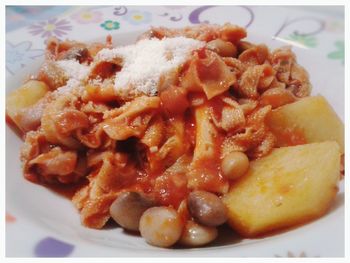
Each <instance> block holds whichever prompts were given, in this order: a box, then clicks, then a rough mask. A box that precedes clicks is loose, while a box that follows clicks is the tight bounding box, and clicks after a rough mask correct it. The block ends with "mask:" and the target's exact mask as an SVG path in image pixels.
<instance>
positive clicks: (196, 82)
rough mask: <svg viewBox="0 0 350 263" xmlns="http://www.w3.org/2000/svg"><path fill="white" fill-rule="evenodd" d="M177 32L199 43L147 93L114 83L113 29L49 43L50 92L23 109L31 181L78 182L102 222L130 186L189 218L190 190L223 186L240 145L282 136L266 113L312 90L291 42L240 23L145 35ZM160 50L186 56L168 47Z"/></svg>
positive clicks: (261, 147) (91, 215)
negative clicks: (101, 36)
mask: <svg viewBox="0 0 350 263" xmlns="http://www.w3.org/2000/svg"><path fill="white" fill-rule="evenodd" d="M181 37H182V38H190V39H194V40H196V41H197V42H195V43H197V44H196V45H198V47H197V48H194V49H193V50H192V51H191V52H190V55H189V56H187V57H186V60H185V61H184V62H183V63H181V64H179V65H177V66H176V65H175V64H174V65H175V66H174V68H173V69H172V70H171V71H169V72H167V73H166V74H161V75H160V76H159V82H158V83H153V86H152V87H151V88H152V89H156V90H155V92H153V91H154V90H152V92H153V93H152V95H150V94H151V91H150V93H148V94H147V92H146V93H144V94H141V93H132V92H131V93H130V92H129V93H125V92H124V93H120V92H118V90H117V87H116V85H115V83H114V80H115V78H117V77H118V76H120V75H121V74H122V71H123V68H124V66H125V65H124V64H123V63H124V61H125V58H123V57H118V56H117V57H110V58H103V56H102V55H101V54H102V53H103V52H112V53H113V48H114V47H113V46H112V41H111V38H110V37H108V38H107V41H106V43H104V44H102V43H93V44H84V43H80V42H75V41H59V40H57V39H50V40H49V41H48V44H47V51H46V59H45V62H44V64H43V65H42V67H41V68H40V70H39V72H38V74H37V75H36V81H39V82H43V83H45V84H46V85H47V86H48V87H49V90H48V91H47V93H46V94H45V96H44V97H43V98H41V99H39V100H38V101H37V102H36V103H35V104H33V105H32V106H30V107H29V108H26V109H24V110H23V109H22V111H20V112H18V113H16V114H19V115H18V116H21V117H20V118H17V119H16V120H17V122H16V124H17V126H18V127H19V129H21V130H22V131H23V133H24V134H25V141H24V145H23V148H22V152H21V160H22V162H23V167H24V173H25V175H26V177H27V178H28V179H31V180H32V181H37V182H43V183H49V184H58V185H64V184H74V183H77V182H83V186H81V187H80V188H79V189H78V190H77V191H76V192H75V194H74V196H73V198H72V202H73V203H74V205H75V206H76V208H77V209H78V210H79V211H80V215H81V222H82V224H83V225H85V226H87V227H91V228H96V229H100V228H102V227H103V226H104V225H105V224H106V223H107V221H108V220H109V219H110V217H111V215H110V211H109V209H110V207H111V204H112V203H113V201H114V200H115V199H116V198H117V197H118V196H119V195H120V194H121V193H123V192H127V191H136V192H138V193H142V194H144V195H147V196H148V197H149V198H151V199H152V200H153V201H154V202H155V203H156V204H158V205H162V206H171V207H173V208H174V209H176V210H177V211H178V213H179V214H180V215H181V217H182V218H183V219H184V220H190V219H191V217H190V215H189V212H188V208H187V207H186V204H185V200H186V198H187V196H188V195H189V193H191V192H192V191H207V192H211V193H215V194H217V195H222V194H225V193H227V192H228V189H229V186H230V180H228V179H227V178H226V177H225V176H223V175H222V173H221V167H220V163H221V160H222V159H223V158H225V157H226V156H227V155H229V154H230V153H232V152H237V151H238V152H242V153H244V154H245V155H247V156H248V157H249V159H250V160H255V159H257V158H261V157H263V156H265V155H267V154H269V152H270V151H271V150H272V149H273V148H274V147H275V144H276V138H275V136H274V134H273V133H272V132H271V131H270V130H269V127H268V125H266V123H265V119H266V116H267V115H268V114H269V112H271V110H272V109H274V108H277V107H280V106H283V105H285V104H288V103H292V102H294V101H296V100H298V99H299V98H301V97H305V96H308V95H309V94H310V90H311V84H310V82H309V78H308V75H307V73H306V71H305V70H304V69H303V68H302V67H301V66H300V65H299V64H297V61H296V58H295V55H294V54H293V52H292V51H291V50H290V49H289V48H281V49H277V50H274V51H272V52H271V51H270V50H269V49H268V47H267V46H266V45H263V44H258V45H255V44H253V43H249V42H245V41H243V40H242V39H243V38H244V37H246V31H245V30H244V29H243V28H241V27H238V26H234V25H230V24H225V25H223V26H219V25H200V26H196V27H187V28H183V29H168V28H162V27H161V28H152V29H151V30H150V31H148V32H146V33H144V34H143V35H142V36H140V38H139V40H138V41H139V42H138V43H140V45H141V43H145V42H144V41H148V40H149V39H152V40H154V39H156V40H154V41H160V42H159V43H162V42H161V41H162V40H163V39H168V38H169V39H178V40H179V41H180V40H181ZM142 41H143V42H142ZM174 41H175V40H174ZM211 41H214V42H211ZM209 42H211V43H210V44H209ZM157 43H158V42H157ZM166 48H167V47H166ZM166 48H165V49H166ZM146 55H147V54H146ZM165 56H166V58H167V60H169V61H173V60H174V61H175V59H177V56H179V55H178V54H175V53H172V51H171V50H168V51H167V52H166V53H165ZM155 63H156V61H155ZM174 63H175V62H174ZM142 66H143V67H147V66H148V65H142ZM68 67H69V68H72V69H73V71H71V72H67V70H66V69H67V68H68ZM159 67H161V65H159ZM155 73H157V72H154V74H155ZM131 77H132V76H131ZM130 85H131V84H130ZM131 86H132V85H131ZM131 86H130V87H123V88H125V90H126V91H128V90H131V89H132V87H131ZM23 112H26V113H23Z"/></svg>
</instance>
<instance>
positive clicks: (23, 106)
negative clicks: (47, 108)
mask: <svg viewBox="0 0 350 263" xmlns="http://www.w3.org/2000/svg"><path fill="white" fill-rule="evenodd" d="M48 91H49V87H48V86H47V85H46V84H45V82H43V81H38V80H29V81H27V82H26V83H24V84H23V85H22V86H21V87H19V88H18V89H16V90H14V91H13V92H12V93H11V94H9V95H8V96H7V98H6V113H7V115H8V116H9V117H10V119H11V120H12V121H13V122H14V123H15V124H16V125H17V127H18V128H19V129H20V130H22V131H23V132H27V131H30V130H35V129H36V128H37V127H38V126H39V125H40V118H39V117H38V116H37V115H40V111H42V110H43V108H41V109H39V110H36V111H35V110H33V109H34V108H35V107H36V108H37V107H39V108H40V105H39V106H37V105H36V106H33V105H35V104H38V103H37V102H38V101H39V100H40V99H42V98H43V97H44V96H45V94H46V93H47V92H48Z"/></svg>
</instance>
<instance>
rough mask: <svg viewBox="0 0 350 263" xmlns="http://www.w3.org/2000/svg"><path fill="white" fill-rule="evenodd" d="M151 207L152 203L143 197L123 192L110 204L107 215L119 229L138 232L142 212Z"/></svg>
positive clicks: (135, 193)
mask: <svg viewBox="0 0 350 263" xmlns="http://www.w3.org/2000/svg"><path fill="white" fill-rule="evenodd" d="M152 206H154V202H153V201H152V200H151V199H149V198H147V197H146V196H145V195H143V194H140V193H137V192H124V193H122V194H120V195H119V196H118V198H117V199H116V200H115V201H114V202H113V203H112V205H111V206H110V208H109V213H110V215H111V217H112V218H113V219H114V221H116V222H117V223H118V224H119V225H120V226H121V227H123V228H125V229H128V230H132V231H138V230H139V222H140V218H141V216H142V214H143V212H145V211H146V210H147V209H148V208H150V207H152Z"/></svg>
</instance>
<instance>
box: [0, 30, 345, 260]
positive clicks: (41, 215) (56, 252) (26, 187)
mask: <svg viewBox="0 0 350 263" xmlns="http://www.w3.org/2000/svg"><path fill="white" fill-rule="evenodd" d="M137 34H139V31H135V32H128V33H120V34H116V38H117V39H118V43H131V42H133V41H134V39H135V38H136V36H137ZM248 39H249V40H252V41H254V42H262V43H266V44H267V45H268V46H269V47H273V48H274V47H279V46H282V45H284V43H282V42H280V41H278V40H272V39H271V37H267V36H259V35H256V34H254V35H253V36H251V35H249V37H248ZM293 51H294V52H295V53H296V54H297V58H298V61H299V62H300V64H301V65H303V66H304V67H305V68H306V69H307V70H308V71H309V73H310V77H311V82H312V84H313V86H314V89H313V92H312V93H313V94H322V95H324V96H325V97H326V98H327V99H328V100H329V102H330V103H331V104H332V106H333V107H334V109H335V110H336V112H337V113H338V115H339V116H340V117H341V118H342V119H344V99H343V98H344V83H343V79H344V70H343V67H342V66H341V65H339V66H338V65H335V64H332V66H330V62H329V61H328V60H326V59H325V58H323V57H322V56H319V55H318V54H316V53H312V52H311V51H310V50H306V49H302V48H298V47H293ZM41 62H42V60H36V61H34V63H32V64H31V65H30V66H28V67H26V68H25V69H24V70H22V71H19V72H16V73H15V75H13V76H8V77H7V79H6V92H9V91H10V90H13V89H15V88H16V87H18V86H19V85H20V84H21V82H22V81H23V79H24V78H25V77H26V76H28V74H30V73H32V72H35V71H36V69H37V68H38V67H39V66H40V63H41ZM325 125H327V124H325ZM21 145H22V141H21V139H20V138H18V137H17V136H16V135H15V134H14V133H13V132H12V130H11V129H9V128H8V127H7V128H6V211H7V212H9V213H10V214H11V215H12V216H13V217H15V219H14V218H12V217H11V216H9V218H8V222H7V224H6V255H7V256H72V257H77V256H81V257H109V256H118V257H119V256H136V257H138V256H152V257H153V256H169V257H170V256H171V257H174V256H181V257H184V256H197V257H211V256H212V257H218V256H233V257H288V256H289V257H293V256H294V257H299V256H308V257H343V256H344V190H343V183H341V187H340V192H339V193H338V195H337V198H336V202H335V203H334V205H333V206H332V208H331V210H330V211H329V212H328V213H327V214H326V215H325V216H323V217H322V218H320V219H318V220H315V221H313V222H311V223H309V224H306V225H303V226H300V227H297V228H294V229H292V230H288V231H284V232H281V233H279V234H276V235H274V236H270V237H265V238H262V239H240V238H239V237H238V236H236V235H235V234H234V233H233V231H231V230H230V229H229V228H223V229H221V232H222V233H221V237H220V238H219V239H218V240H217V241H216V242H215V243H214V244H212V245H210V246H208V247H205V248H196V249H160V248H155V247H152V246H149V245H147V244H146V243H145V242H144V240H143V239H142V238H140V237H139V236H136V235H130V234H127V233H125V232H123V231H122V230H121V229H120V228H106V229H102V230H93V229H88V228H85V227H83V226H81V224H80V221H79V214H78V212H77V211H76V209H75V208H74V207H73V205H72V204H71V202H70V201H69V200H67V199H65V198H63V197H62V196H60V195H57V194H55V193H54V192H52V191H50V190H48V189H46V188H44V187H41V186H39V185H35V184H32V183H30V182H28V181H26V180H25V179H24V178H23V176H22V171H21V163H20V160H19V150H20V147H21ZM325 240H327V242H325Z"/></svg>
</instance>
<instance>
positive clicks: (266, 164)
mask: <svg viewBox="0 0 350 263" xmlns="http://www.w3.org/2000/svg"><path fill="white" fill-rule="evenodd" d="M339 166H340V153H339V146H338V144H337V143H336V142H334V141H327V142H322V143H313V144H305V145H298V146H290V147H283V148H279V149H275V150H273V151H272V152H271V153H270V154H269V155H268V156H266V157H264V158H262V159H259V160H255V161H252V162H251V164H250V170H249V171H248V173H247V174H246V175H244V176H243V177H242V178H241V179H239V180H238V181H237V182H236V183H234V184H233V185H232V186H231V189H230V191H229V192H228V193H227V194H226V195H225V196H224V198H223V201H224V203H225V204H226V206H227V208H228V216H229V224H230V225H231V226H232V228H233V229H235V230H236V231H237V232H238V233H240V234H241V235H242V236H245V237H254V236H258V235H262V234H265V233H267V232H269V231H272V230H276V229H279V228H283V227H288V226H293V225H296V224H300V223H304V222H306V221H309V220H312V219H315V218H317V217H319V216H321V215H323V214H324V213H326V211H327V209H328V208H329V207H330V205H331V203H332V201H333V199H334V197H335V195H336V193H337V191H338V187H337V184H338V181H339V168H340V167H339Z"/></svg>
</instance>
